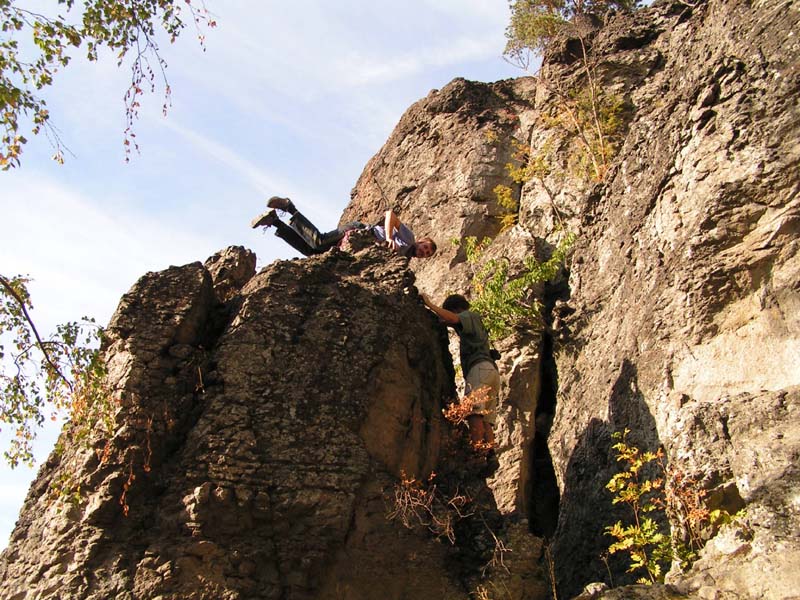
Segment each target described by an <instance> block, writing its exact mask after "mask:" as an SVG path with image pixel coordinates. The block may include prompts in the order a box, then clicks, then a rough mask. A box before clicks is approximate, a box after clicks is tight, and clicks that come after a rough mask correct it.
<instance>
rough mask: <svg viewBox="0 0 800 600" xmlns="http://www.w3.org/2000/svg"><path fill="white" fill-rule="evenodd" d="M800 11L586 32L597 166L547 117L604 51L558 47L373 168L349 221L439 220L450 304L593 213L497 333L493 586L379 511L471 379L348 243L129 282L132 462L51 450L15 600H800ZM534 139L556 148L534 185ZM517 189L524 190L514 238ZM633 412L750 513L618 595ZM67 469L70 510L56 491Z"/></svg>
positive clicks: (432, 267)
mask: <svg viewBox="0 0 800 600" xmlns="http://www.w3.org/2000/svg"><path fill="white" fill-rule="evenodd" d="M798 32H800V11H798V7H797V2H796V0H790V1H780V0H764V1H762V2H756V3H751V2H746V1H744V0H709V1H708V2H697V3H687V2H682V1H679V0H669V1H663V2H656V3H655V4H654V5H653V6H651V7H649V8H646V9H643V10H641V11H638V12H636V13H634V14H631V15H625V14H619V15H615V16H611V17H609V19H608V21H607V23H605V24H604V26H603V27H602V28H599V29H595V30H593V31H587V32H584V34H585V36H584V39H583V43H584V44H585V47H586V48H587V52H588V54H587V57H588V60H589V61H590V62H591V69H592V72H593V73H594V77H595V78H596V83H598V85H601V86H602V89H604V90H607V91H609V92H610V93H613V95H614V97H615V98H616V99H618V100H619V104H618V106H620V107H621V110H620V112H619V114H618V115H617V116H618V117H619V119H620V121H621V127H620V129H619V130H618V135H619V137H618V140H617V142H618V144H617V150H616V154H615V156H614V157H613V159H612V160H610V161H609V164H608V165H606V166H605V168H604V170H603V173H602V177H599V178H598V177H596V178H592V177H590V176H587V172H586V170H585V169H581V168H580V160H578V159H577V158H576V152H577V151H578V150H577V149H578V148H580V143H579V141H578V140H577V139H576V135H575V133H574V132H573V133H572V134H569V133H568V132H567V131H566V130H565V129H564V128H563V127H562V128H561V129H559V128H558V127H556V126H554V122H556V121H557V120H558V116H559V114H561V112H563V110H564V102H565V98H569V97H570V96H569V95H565V93H567V94H568V93H569V92H575V91H578V90H579V89H580V86H582V85H585V84H586V79H585V77H586V70H587V69H586V67H587V63H586V62H585V61H584V58H583V54H582V52H581V51H580V48H581V45H580V43H579V41H578V40H570V39H564V40H563V44H562V45H560V46H559V47H557V48H554V49H553V50H552V51H551V52H550V53H549V55H548V56H547V57H546V58H547V60H546V62H545V65H544V66H543V68H542V76H541V77H539V78H533V77H523V78H520V79H516V80H510V81H503V82H497V83H494V84H481V83H475V82H469V81H465V80H463V79H457V80H455V81H453V82H452V83H451V84H449V85H448V86H446V87H444V88H443V89H441V90H434V91H432V92H431V93H430V94H429V95H428V96H427V97H426V98H424V99H422V100H420V101H419V102H417V103H416V104H415V105H414V106H412V107H411V108H410V109H409V110H408V112H407V113H406V114H405V115H404V116H403V118H402V119H401V121H400V123H399V124H398V126H397V128H396V129H395V131H394V132H393V134H392V136H391V137H390V138H389V140H388V141H387V143H386V145H385V146H384V147H383V148H382V149H381V150H380V151H379V152H378V154H376V156H375V157H374V158H373V159H372V160H371V161H370V162H369V163H368V165H367V166H366V169H365V170H364V173H363V174H362V176H361V177H360V179H359V181H358V182H357V184H356V186H355V188H354V190H353V199H352V202H351V204H350V206H349V207H348V208H347V209H346V211H345V213H344V215H343V217H342V221H343V222H344V221H351V220H354V219H360V220H363V221H368V222H372V221H375V220H377V219H378V217H379V215H380V214H381V213H382V212H383V211H384V210H386V209H387V208H393V209H395V210H396V211H397V212H399V214H400V215H401V217H402V219H403V221H404V222H408V223H409V224H411V225H412V227H413V229H414V230H415V232H416V233H417V234H418V235H419V236H422V235H432V236H433V237H435V238H436V239H437V241H438V242H439V252H438V253H437V255H436V256H435V257H434V258H432V259H429V260H425V261H422V260H416V259H412V261H411V266H412V268H413V269H414V271H415V273H416V285H417V286H418V287H419V288H420V289H421V290H422V291H425V292H427V293H428V294H430V295H431V296H433V297H434V299H436V300H441V299H443V297H444V296H445V295H446V294H447V293H450V292H454V291H458V292H461V293H466V294H467V295H470V294H475V293H476V292H477V289H475V286H474V285H473V276H474V274H475V273H476V272H478V271H479V270H480V269H481V267H482V266H483V265H485V264H487V261H491V260H501V261H503V262H504V264H506V265H508V267H509V276H510V277H513V276H515V275H516V274H518V273H520V272H521V271H522V270H523V268H524V261H525V260H526V259H527V258H529V257H535V258H537V259H538V260H540V261H543V260H546V259H547V258H548V257H549V256H551V255H552V253H553V251H554V248H555V247H556V246H557V245H558V244H559V242H560V241H561V240H563V238H564V233H565V231H569V232H571V233H574V234H576V238H575V239H576V241H575V242H574V245H573V247H572V248H571V252H570V257H569V259H568V260H567V261H566V264H565V265H564V269H563V270H562V272H561V273H560V274H558V275H557V276H556V277H554V278H553V279H552V280H551V281H549V282H548V283H547V284H544V283H542V284H539V285H537V286H533V287H532V288H531V289H530V290H529V291H528V295H527V296H526V298H525V301H527V302H529V303H533V302H534V301H538V302H540V303H541V306H542V307H543V310H542V318H541V319H531V320H529V321H527V322H522V323H519V324H518V325H517V326H516V327H514V328H513V331H512V333H510V334H509V335H508V336H507V337H506V338H505V339H501V340H498V341H497V346H498V348H499V349H500V350H501V352H502V359H501V360H500V361H499V365H500V369H501V373H502V376H503V386H502V393H501V401H502V402H501V406H500V409H499V415H498V429H497V432H496V433H497V439H498V444H497V449H496V450H497V454H498V459H499V468H498V469H497V470H496V472H494V473H489V474H488V475H489V477H488V480H487V482H488V486H489V489H490V490H491V494H490V498H489V500H488V501H487V503H488V506H489V507H490V508H491V511H492V517H491V518H490V519H489V520H490V521H491V520H492V519H497V518H498V517H497V515H498V514H500V515H502V518H501V519H499V521H498V525H496V524H495V522H494V521H492V522H491V523H488V524H487V528H486V529H487V531H489V532H490V533H491V535H489V534H486V533H485V532H484V534H483V535H484V538H485V539H482V540H480V539H479V538H480V536H479V535H477V534H475V532H474V531H473V532H472V533H470V532H469V531H467V536H470V535H474V538H475V539H476V540H478V541H479V543H477V544H476V545H475V547H476V548H482V549H483V551H489V553H491V548H490V546H491V545H492V544H493V543H495V542H497V543H498V544H499V545H498V547H502V545H503V544H508V545H509V546H510V547H511V550H512V552H511V553H510V554H508V553H506V556H503V555H502V553H501V556H499V557H497V556H496V557H495V558H498V559H500V562H502V564H503V565H505V566H506V567H507V568H508V569H509V571H508V572H505V571H503V569H502V565H499V563H497V562H496V564H495V566H496V567H497V568H496V569H494V570H495V571H496V573H502V577H501V578H499V579H494V580H493V581H494V583H491V582H484V584H483V585H484V587H483V588H478V587H476V585H475V584H476V583H478V582H479V579H480V577H479V573H480V571H481V569H480V567H479V566H477V567H476V564H477V561H475V560H473V559H474V558H475V557H474V556H473V555H470V554H469V552H466V551H461V553H460V554H459V552H458V551H454V550H452V549H450V548H448V547H447V546H446V545H444V544H437V543H434V542H432V541H431V536H425V535H417V534H416V533H413V532H409V531H407V530H405V529H403V528H401V527H399V526H398V525H397V523H395V522H391V521H388V520H387V519H386V508H385V500H384V495H385V490H387V489H390V488H391V486H392V485H393V484H394V483H395V482H396V481H397V478H399V477H400V476H401V473H402V472H405V473H408V474H414V475H417V476H420V477H424V476H427V474H428V473H430V471H431V470H433V469H434V468H438V467H437V462H438V466H439V467H441V466H442V461H443V454H445V453H443V452H442V451H441V450H442V448H443V447H444V446H445V445H446V443H447V436H445V435H443V432H444V431H445V425H444V424H443V422H442V420H441V413H440V408H441V406H442V402H444V401H446V400H447V399H450V398H452V397H453V396H454V394H455V393H456V390H455V386H454V381H453V369H452V363H451V362H450V359H449V358H448V357H447V356H446V352H445V347H446V346H447V340H446V338H445V335H444V333H443V331H442V330H441V329H437V327H436V322H435V319H433V317H432V316H431V315H429V314H427V313H426V312H425V311H424V309H423V308H422V307H421V306H420V305H419V302H418V300H417V298H416V291H415V290H413V289H412V288H411V285H412V283H413V276H412V274H411V272H410V271H408V270H407V268H406V263H405V261H404V260H403V259H399V258H392V257H391V256H389V255H387V254H386V253H384V252H383V251H382V250H381V249H380V248H367V249H366V250H358V251H354V252H353V253H343V252H340V251H338V250H334V251H332V252H330V253H328V254H326V255H324V256H321V257H316V258H311V259H308V260H304V261H291V262H280V263H276V264H274V265H272V266H270V267H269V268H267V269H265V270H263V271H262V272H260V273H258V274H257V275H253V273H252V271H253V267H251V266H248V265H249V261H251V258H250V257H249V255H248V254H247V251H245V250H244V249H241V248H239V249H236V248H231V249H228V250H227V251H225V252H224V253H222V254H220V255H218V256H215V257H212V259H209V261H208V262H207V263H206V266H205V267H204V266H203V265H201V264H200V263H196V264H194V265H187V266H185V267H181V268H172V269H169V270H167V271H165V272H162V273H158V274H149V275H147V276H146V277H145V278H143V279H142V280H141V281H140V282H139V283H138V284H137V285H136V286H135V287H134V289H133V290H132V291H131V293H130V294H128V295H126V297H125V298H123V302H122V303H121V305H120V308H119V310H118V311H117V313H116V315H115V316H114V319H113V320H112V323H111V325H110V326H109V343H108V347H107V348H106V353H107V357H108V360H109V366H110V371H111V379H112V382H113V384H114V389H115V391H116V393H117V395H118V396H119V398H120V400H121V404H120V408H119V414H118V420H117V423H118V429H117V430H116V432H115V433H114V436H113V438H112V444H111V454H110V456H111V460H110V461H109V462H106V463H100V462H99V460H98V458H97V454H96V453H95V452H94V451H92V450H89V449H81V448H80V447H79V446H70V445H67V450H66V451H65V453H64V454H63V455H53V457H51V459H50V460H49V462H48V464H47V465H45V466H44V467H43V469H42V472H41V474H40V476H39V478H38V479H37V481H36V482H35V483H34V485H33V487H32V489H31V492H30V494H29V497H28V500H27V502H26V505H25V508H24V509H23V512H22V515H21V517H20V521H19V523H18V525H17V528H16V530H15V532H14V534H13V538H12V544H11V546H10V547H9V549H8V550H7V551H6V552H5V553H4V554H3V556H2V561H0V569H1V570H2V571H1V572H2V576H3V589H2V593H0V598H14V599H15V600H23V599H25V598H55V597H69V598H105V597H121V598H125V597H128V598H159V597H161V598H178V597H181V598H347V599H361V598H364V599H369V598H375V597H378V596H388V597H391V598H402V597H411V596H413V597H415V598H437V599H438V598H466V597H467V596H468V595H469V594H470V593H472V594H473V595H475V594H478V593H482V594H483V597H486V596H489V597H496V596H499V597H510V598H514V599H520V600H521V599H526V600H531V599H538V598H545V597H546V596H547V593H548V590H549V589H550V588H551V587H552V586H554V587H556V588H557V591H558V596H559V597H561V598H567V597H572V596H575V595H577V594H581V595H580V598H581V599H586V600H588V599H589V598H593V599H598V598H608V599H611V598H642V599H656V598H677V597H688V598H704V599H705V598H715V599H718V600H750V599H757V598H758V599H760V598H769V599H782V600H788V599H790V598H796V597H797V590H799V589H800V579H799V577H800V572H798V570H797V569H796V565H797V564H798V562H800V534H798V532H800V501H799V500H798V498H799V497H800V496H799V494H800V492H799V491H798V490H800V471H799V470H798V456H800V427H798V425H797V422H798V420H797V417H798V410H800V408H799V407H800V404H799V402H800V368H798V364H800V317H798V315H800V285H799V284H798V281H800V256H799V255H798V254H799V251H800V239H798V233H800V174H798V173H800V170H798V166H800V102H799V101H798V99H799V98H800V63H798V60H797V56H798V55H800V40H798ZM520 145H521V146H522V147H523V148H529V149H530V155H531V156H537V157H540V158H542V157H544V158H543V160H544V162H545V163H546V166H547V168H543V169H540V170H539V171H537V174H536V176H534V177H531V178H529V179H528V180H527V181H526V182H525V183H524V184H522V185H514V184H512V182H511V180H510V178H509V174H508V172H507V169H506V165H507V164H508V163H509V162H513V161H514V160H515V158H514V154H515V153H518V148H519V146H520ZM498 184H503V185H509V186H511V188H512V193H513V197H514V198H515V199H516V200H518V210H517V211H516V214H512V215H511V216H512V217H516V220H517V223H516V225H514V226H513V227H510V228H508V229H505V230H501V229H502V228H501V224H500V221H499V219H498V217H503V216H504V215H505V216H508V212H509V210H508V208H507V207H503V206H501V204H500V203H499V202H498V200H497V198H496V196H495V194H494V192H493V190H494V188H495V186H497V185H498ZM468 236H475V237H477V238H478V239H480V238H482V237H484V236H488V237H491V238H492V242H491V244H490V245H489V246H488V248H487V249H486V250H485V251H484V252H483V254H482V255H481V256H480V257H478V259H477V262H469V261H467V260H466V253H465V249H464V244H463V243H461V244H459V245H453V244H450V243H449V241H450V240H451V239H456V240H463V239H464V238H466V237H468ZM406 292H407V293H406ZM625 428H628V429H630V430H631V434H630V436H631V440H633V441H634V442H635V443H636V444H637V445H638V446H640V447H642V448H646V449H651V450H654V449H656V448H657V447H659V446H660V447H663V448H664V450H665V457H666V462H667V464H668V465H669V467H670V468H671V469H674V470H676V471H679V472H680V473H681V474H683V476H684V477H686V478H687V480H690V481H692V482H693V484H692V485H693V486H695V488H696V491H698V492H700V493H701V494H700V495H701V497H702V498H704V500H703V501H704V503H705V505H706V507H707V508H708V509H709V510H712V509H720V510H724V511H725V512H727V513H729V514H731V515H733V514H736V513H737V512H738V513H739V516H738V517H737V518H736V519H734V520H733V522H731V523H729V524H726V525H722V526H715V527H707V528H706V529H705V530H704V531H703V532H702V537H703V542H704V543H705V546H704V547H703V548H702V550H700V552H699V555H698V556H697V559H696V561H694V563H693V564H692V565H691V568H688V570H686V571H685V572H682V571H681V570H680V569H679V568H678V564H677V561H676V563H675V565H674V566H673V569H672V571H671V572H670V573H669V574H668V576H667V582H668V584H667V585H655V586H629V587H624V588H618V589H611V590H609V589H607V586H608V585H620V584H630V583H632V582H633V580H634V579H635V577H636V576H634V575H630V574H626V573H625V571H626V568H627V566H628V565H627V563H626V561H625V560H623V559H622V558H620V557H618V556H611V557H607V556H606V557H603V554H604V552H605V551H606V550H607V549H608V545H609V543H610V541H611V540H610V538H609V537H608V536H607V535H605V533H604V531H605V527H606V526H608V525H611V524H613V523H614V522H615V521H616V520H617V519H619V518H624V517H625V515H624V513H623V512H621V511H620V509H619V507H616V506H614V505H612V502H611V500H612V497H611V494H610V493H609V492H608V491H607V490H606V489H605V484H606V483H607V482H608V481H609V479H610V478H611V477H612V475H613V474H614V473H616V472H618V469H619V467H618V465H617V463H616V460H615V456H614V453H613V451H612V450H611V445H612V443H613V442H612V434H613V433H614V432H616V431H621V430H623V429H625ZM97 449H98V450H101V449H102V448H97ZM457 458H458V459H459V460H462V461H464V462H468V461H469V456H468V455H466V454H461V455H458V456H457ZM456 462H457V463H458V461H456ZM445 470H447V469H445ZM70 473H78V474H79V475H80V480H79V481H77V482H72V483H80V485H81V489H82V490H83V492H84V500H83V501H82V502H81V503H79V504H76V505H70V504H69V503H68V502H66V501H64V500H63V499H56V500H53V499H51V498H52V491H51V488H53V487H54V486H55V488H58V486H62V485H64V484H65V481H64V478H65V477H67V476H68V475H69V474H70ZM67 483H69V482H67ZM481 489H482V490H483V488H481ZM123 494H124V495H123ZM120 499H122V500H123V506H121V505H120ZM123 507H124V509H125V510H127V511H128V516H127V517H123V516H122V510H123ZM495 508H496V511H495V510H494V509H495ZM740 511H741V512H740ZM661 522H662V525H664V526H665V527H666V526H667V525H670V526H671V527H672V531H673V533H675V534H676V535H678V534H679V532H680V531H681V529H682V528H683V527H685V523H682V522H680V519H679V518H678V517H675V516H674V515H673V516H672V521H671V522H669V523H668V521H667V517H666V516H664V517H662V518H661ZM473 525H475V523H474V522H473ZM482 527H483V525H479V526H478V527H477V529H479V530H480V529H481V528H482ZM466 529H467V530H469V527H466ZM473 529H475V528H474V527H473ZM458 533H459V535H461V534H462V533H463V532H461V531H459V532H458ZM495 533H498V534H499V538H498V539H497V540H492V536H493V535H494V534H495ZM487 536H488V537H487ZM545 538H546V539H545ZM487 543H488V546H487ZM495 549H496V548H495ZM462 550H463V549H462ZM472 550H475V548H473V549H472ZM484 558H485V555H484ZM604 558H605V561H604ZM467 563H469V564H467ZM530 565H534V567H535V568H534V569H532V570H531V568H530ZM683 566H684V567H688V566H689V565H686V564H684V565H683ZM543 569H544V570H547V571H551V572H553V573H554V581H551V582H550V583H545V582H544V579H543V578H542V577H541V574H542V570H543ZM490 570H491V569H490ZM593 582H604V583H605V584H606V585H603V584H600V583H593ZM490 583H491V585H490ZM587 585H588V587H586V586H587ZM582 590H583V591H582ZM504 594H505V595H504Z"/></svg>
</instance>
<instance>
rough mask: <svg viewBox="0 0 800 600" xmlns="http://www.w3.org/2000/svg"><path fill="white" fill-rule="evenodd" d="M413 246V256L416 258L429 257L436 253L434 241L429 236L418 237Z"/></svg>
mask: <svg viewBox="0 0 800 600" xmlns="http://www.w3.org/2000/svg"><path fill="white" fill-rule="evenodd" d="M414 246H415V248H414V256H416V257H417V258H430V257H431V256H433V255H434V254H436V242H434V241H433V240H432V239H431V238H429V237H424V238H419V239H418V240H417V243H416V244H415V245H414Z"/></svg>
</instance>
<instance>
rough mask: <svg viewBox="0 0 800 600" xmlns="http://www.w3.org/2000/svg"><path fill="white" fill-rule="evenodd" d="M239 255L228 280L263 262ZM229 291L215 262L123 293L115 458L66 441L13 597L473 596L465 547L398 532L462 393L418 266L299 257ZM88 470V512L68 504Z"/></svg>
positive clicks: (9, 557) (113, 375)
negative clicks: (460, 560) (455, 559)
mask: <svg viewBox="0 0 800 600" xmlns="http://www.w3.org/2000/svg"><path fill="white" fill-rule="evenodd" d="M237 254H238V255H239V257H240V259H241V260H238V261H237V260H233V258H232V257H235V256H236V255H237ZM227 256H228V257H229V259H230V260H229V261H228V262H229V263H230V264H228V268H227V269H226V270H217V271H216V273H217V274H220V273H230V272H239V271H246V269H247V259H248V256H247V254H246V253H241V252H238V251H237V250H236V249H229V250H228V251H227ZM218 262H219V261H217V260H213V261H210V263H208V264H210V265H212V266H213V265H214V264H217V263H218ZM215 283H216V284H217V288H218V289H219V284H220V283H225V282H224V281H220V280H219V279H218V280H217V281H214V280H213V279H212V276H211V273H210V272H209V270H207V269H206V268H205V267H204V266H203V265H201V264H200V263H195V264H191V265H186V266H184V267H173V268H170V269H168V270H166V271H163V272H160V273H150V274H148V275H146V276H145V277H143V278H142V279H141V280H140V281H139V282H138V283H137V284H136V285H135V286H134V288H133V289H132V290H131V291H130V292H129V293H128V294H126V296H125V297H124V298H123V299H122V302H121V303H120V306H119V308H118V310H117V312H116V313H115V315H114V317H113V318H112V320H111V323H110V324H109V327H108V330H107V333H108V341H107V348H106V349H105V353H106V356H107V360H108V365H109V372H110V380H111V383H112V385H113V388H114V392H115V394H116V396H117V397H118V398H119V399H120V407H119V411H118V414H117V415H116V422H117V423H118V425H119V427H118V429H117V430H116V432H115V433H114V435H113V437H112V438H111V440H110V444H111V446H110V450H109V455H108V456H109V458H108V460H107V461H106V462H102V463H101V462H100V461H99V460H98V456H97V454H96V453H95V451H94V449H92V448H84V447H82V446H81V445H79V444H75V445H70V444H66V450H65V451H64V453H63V454H61V455H58V454H54V455H53V456H52V457H51V458H50V460H49V461H48V463H47V464H46V465H44V466H43V468H42V471H41V473H40V475H39V477H38V479H37V480H36V482H35V483H34V484H33V486H32V489H31V491H30V493H29V495H28V498H27V501H26V504H25V507H24V509H23V512H22V516H21V519H20V522H19V523H18V525H17V528H16V529H15V531H14V534H13V537H12V540H11V545H10V546H9V548H8V549H7V550H6V552H5V553H4V555H3V560H2V570H3V577H2V579H3V586H2V592H1V593H0V597H2V598H9V599H10V598H13V599H23V598H42V599H44V598H97V599H100V598H102V599H106V598H198V599H199V598H208V599H212V598H213V599H214V600H219V599H222V598H310V597H315V598H318V597H330V598H334V597H337V598H338V597H341V596H340V594H341V593H344V592H342V589H346V590H348V591H347V597H350V598H358V597H364V598H367V597H370V590H372V589H374V586H378V587H380V588H381V589H384V590H386V593H387V594H391V593H392V592H391V590H393V589H397V590H400V589H415V588H416V587H420V586H424V587H425V589H427V590H436V594H437V596H441V597H445V598H446V597H460V596H458V595H457V594H456V593H455V590H458V589H459V585H460V584H459V583H458V581H457V580H456V579H455V578H452V577H449V576H448V569H446V568H445V567H444V564H443V563H444V560H445V558H446V551H447V548H446V547H443V546H442V545H440V544H435V543H433V542H432V541H426V538H424V537H421V538H420V537H417V536H415V535H413V534H412V533H410V532H408V531H407V530H405V529H404V528H402V527H399V526H398V525H397V524H396V523H393V522H389V521H388V520H387V519H386V515H387V513H388V512H389V511H388V509H387V506H388V505H387V497H388V495H389V493H390V491H391V489H392V485H393V484H394V482H395V481H396V479H397V478H398V477H399V476H400V474H401V473H402V472H405V473H408V475H409V476H417V477H422V476H423V474H424V475H427V474H428V473H430V472H431V471H432V470H433V469H434V467H436V463H437V460H438V455H439V445H440V443H441V438H442V415H441V407H442V405H443V403H444V402H446V401H448V400H449V399H451V398H452V397H453V394H454V390H453V388H452V385H453V384H452V366H451V363H450V361H449V358H446V357H445V354H444V352H445V347H446V346H445V345H443V343H442V338H441V331H440V330H439V329H437V327H436V326H435V322H434V321H433V318H432V317H431V316H430V314H429V313H428V312H427V311H426V310H425V309H424V308H423V306H422V305H421V303H420V301H419V299H418V298H417V297H416V295H415V292H414V290H413V287H412V284H413V274H412V273H411V272H410V271H408V270H407V267H406V261H405V260H404V259H400V258H392V257H390V256H388V255H387V254H386V252H385V251H384V250H382V249H380V248H375V249H372V250H367V251H365V252H361V253H359V254H358V255H357V256H353V255H350V254H345V253H341V252H334V253H329V254H327V255H325V256H324V257H320V258H315V259H311V260H306V261H291V262H280V263H277V264H274V265H273V266H272V267H270V268H268V269H265V270H263V271H261V272H260V273H259V274H258V275H254V276H252V278H250V279H249V281H247V282H246V283H245V284H244V287H243V288H242V289H241V291H240V292H239V293H238V294H235V295H234V297H233V299H232V300H231V301H229V302H228V303H227V304H221V303H219V302H218V299H217V298H216V295H215V291H214V284H215ZM241 283H242V282H241V281H240V282H239V284H241ZM225 289H226V290H227V291H226V293H225V296H228V295H229V293H230V289H231V287H230V286H228V285H226V286H225ZM65 435H69V430H67V432H66V433H65ZM73 475H75V476H76V477H77V480H75V481H73V482H72V485H73V486H74V487H75V489H77V487H78V486H79V487H80V490H81V493H82V498H81V500H80V501H79V502H77V503H75V504H71V503H70V502H69V501H65V500H64V499H63V498H59V497H56V496H55V495H54V489H55V488H56V487H57V486H59V485H61V484H62V483H63V482H64V480H65V478H69V477H72V476H73ZM122 505H124V510H123V506H122ZM123 512H125V513H127V516H124V514H123ZM412 553H413V554H414V555H415V558H413V559H410V558H409V556H410V555H411V554H412ZM350 555H357V556H358V562H353V561H349V560H348V557H349V556H350ZM332 573H336V574H337V577H335V578H334V579H331V574H332ZM342 586H344V588H342Z"/></svg>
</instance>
